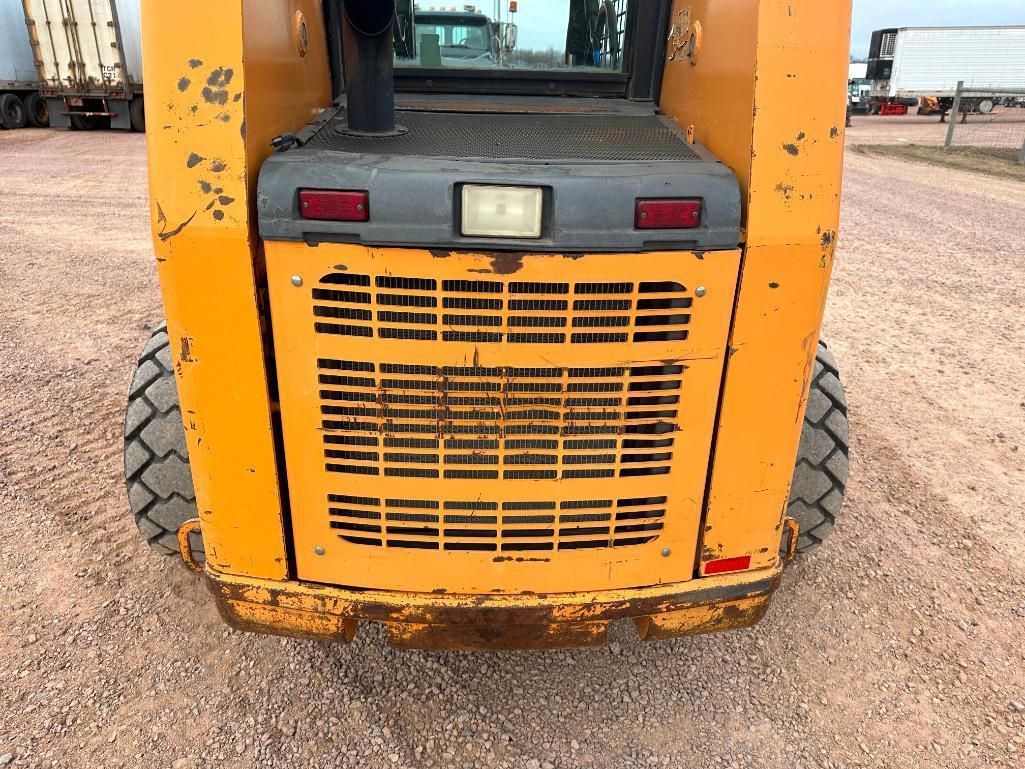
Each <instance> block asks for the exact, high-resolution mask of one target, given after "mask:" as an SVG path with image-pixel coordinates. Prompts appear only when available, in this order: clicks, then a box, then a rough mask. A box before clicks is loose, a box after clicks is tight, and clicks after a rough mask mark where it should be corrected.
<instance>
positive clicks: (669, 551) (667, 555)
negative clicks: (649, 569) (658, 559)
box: [662, 547, 673, 558]
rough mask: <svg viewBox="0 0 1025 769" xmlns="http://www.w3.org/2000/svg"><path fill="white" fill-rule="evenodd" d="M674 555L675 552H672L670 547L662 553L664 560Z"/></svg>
mask: <svg viewBox="0 0 1025 769" xmlns="http://www.w3.org/2000/svg"><path fill="white" fill-rule="evenodd" d="M672 554H673V551H672V550H670V549H669V548H668V547H667V548H666V549H665V550H663V551H662V557H663V558H668V557H669V556H670V555H672Z"/></svg>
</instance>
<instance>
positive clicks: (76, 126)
mask: <svg viewBox="0 0 1025 769" xmlns="http://www.w3.org/2000/svg"><path fill="white" fill-rule="evenodd" d="M68 118H69V119H70V120H71V130H73V131H98V130H99V129H101V128H109V127H110V118H108V117H103V116H102V115H68Z"/></svg>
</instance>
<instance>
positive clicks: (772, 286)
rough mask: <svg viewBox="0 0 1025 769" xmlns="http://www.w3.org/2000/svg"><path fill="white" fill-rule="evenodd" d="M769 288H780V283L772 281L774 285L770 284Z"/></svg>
mask: <svg viewBox="0 0 1025 769" xmlns="http://www.w3.org/2000/svg"><path fill="white" fill-rule="evenodd" d="M769 288H779V283H777V282H776V281H772V283H770V284H769Z"/></svg>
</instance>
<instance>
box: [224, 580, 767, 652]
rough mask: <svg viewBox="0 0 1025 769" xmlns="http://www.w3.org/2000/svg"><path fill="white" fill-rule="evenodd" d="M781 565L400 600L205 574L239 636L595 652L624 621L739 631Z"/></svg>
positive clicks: (678, 631) (645, 627) (665, 632)
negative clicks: (367, 636) (569, 589)
mask: <svg viewBox="0 0 1025 769" xmlns="http://www.w3.org/2000/svg"><path fill="white" fill-rule="evenodd" d="M781 569H782V567H781V565H779V564H777V566H776V567H775V568H772V569H763V570H760V571H757V572H746V573H742V574H725V575H716V576H713V577H706V578H705V579H701V580H691V581H690V582H686V583H681V584H676V585H656V586H651V587H643V588H633V589H624V590H603V591H584V592H579V593H557V594H550V595H538V594H532V593H527V594H523V595H502V594H495V595H460V594H447V593H436V594H424V593H403V592H397V591H383V590H354V589H351V588H343V587H333V586H330V585H316V584H311V583H306V582H297V581H283V582H282V581H270V580H256V579H252V578H247V577H238V576H234V575H229V574H221V573H217V572H216V571H213V570H211V569H209V568H208V569H207V570H206V578H207V585H208V587H209V588H210V591H211V593H212V594H213V596H214V599H215V601H216V603H217V605H218V609H219V610H220V612H221V615H222V616H223V617H224V619H225V621H227V622H228V623H229V624H231V625H233V626H235V627H238V628H240V629H244V630H255V631H258V632H265V633H274V634H278V635H287V636H295V637H299V638H313V639H319V640H326V641H342V640H350V639H351V638H352V635H353V634H354V633H355V631H356V626H357V624H358V622H361V621H370V622H382V623H385V624H386V626H387V627H388V631H389V634H390V636H391V638H392V642H393V643H395V644H396V645H399V646H404V647H414V648H435V649H506V648H509V649H522V648H535V649H536V648H561V647H565V646H581V645H593V644H598V643H602V641H603V638H604V633H605V629H606V625H607V623H608V622H610V621H613V620H617V619H629V618H634V619H635V620H636V621H637V626H638V629H639V630H640V631H641V632H642V635H645V636H646V637H648V638H650V639H654V638H659V637H671V636H674V635H685V634H694V633H697V632H702V633H704V632H714V631H718V630H728V629H731V628H735V627H747V626H749V625H750V624H753V623H754V622H756V621H757V619H759V618H760V617H761V614H763V613H764V609H765V607H767V606H768V601H769V599H770V598H771V596H772V594H773V592H774V591H775V590H776V588H777V587H778V585H779V580H780V577H781V573H782V572H781Z"/></svg>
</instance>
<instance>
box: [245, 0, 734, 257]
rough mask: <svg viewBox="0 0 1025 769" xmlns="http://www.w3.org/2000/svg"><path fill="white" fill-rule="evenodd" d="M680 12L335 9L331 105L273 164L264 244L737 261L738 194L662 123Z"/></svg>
mask: <svg viewBox="0 0 1025 769" xmlns="http://www.w3.org/2000/svg"><path fill="white" fill-rule="evenodd" d="M485 5H488V4H485ZM518 6H519V7H518ZM670 6H671V2H669V0H651V1H650V2H638V1H637V0H555V1H554V2H546V3H543V4H541V3H519V4H518V3H515V2H513V3H508V2H507V1H506V0H503V2H500V3H496V4H495V6H494V8H485V7H479V6H475V5H460V6H458V7H457V6H455V5H452V6H440V7H435V6H426V7H425V6H424V5H423V4H412V3H411V0H400V1H399V2H397V3H392V2H381V3H376V2H375V3H357V2H351V1H350V2H329V3H326V5H325V9H326V22H327V29H328V45H329V53H330V61H331V68H332V78H333V81H334V84H335V92H336V99H335V103H334V104H333V105H332V106H331V107H330V108H329V109H326V110H325V111H324V112H323V113H322V114H321V115H320V116H319V117H318V118H317V119H316V120H314V121H313V122H312V123H311V124H310V125H308V126H307V127H306V128H305V129H304V130H303V131H302V132H301V133H300V134H298V135H297V136H296V137H294V140H293V141H289V142H287V143H284V144H283V145H282V148H283V149H284V151H282V152H279V153H277V154H275V155H274V156H273V157H272V158H270V159H269V160H268V161H267V163H265V164H264V166H263V169H262V171H261V177H260V195H259V211H260V232H261V235H262V237H263V238H265V239H268V240H286V241H305V242H307V243H309V244H311V245H316V244H318V243H321V242H336V243H354V244H362V245H372V246H407V247H419V248H431V249H433V248H438V249H451V250H460V249H462V250H476V251H480V250H488V251H503V250H506V251H529V252H532V253H542V252H557V253H601V252H610V253H615V252H629V253H637V252H643V251H659V250H662V251H664V250H717V249H723V250H724V249H732V248H736V246H737V243H738V241H739V239H740V216H741V204H740V191H739V185H738V183H737V180H736V177H735V176H734V174H733V173H732V171H731V170H730V169H729V168H727V167H726V166H725V165H723V164H722V163H720V162H719V161H718V160H717V159H716V158H715V157H714V156H713V155H712V154H711V153H710V152H709V151H708V150H707V149H705V148H704V147H702V146H701V145H700V144H697V143H696V142H694V141H693V140H692V138H689V137H688V135H687V132H686V131H685V130H684V129H683V128H681V127H680V126H679V125H677V124H676V122H675V121H673V120H672V119H671V118H670V117H667V116H664V115H661V114H660V113H659V108H658V102H659V92H660V88H661V77H662V70H663V61H664V59H665V58H666V55H667V51H666V47H667V43H666V40H667V37H668V31H669V16H670ZM410 190H415V191H416V194H415V195H411V194H410Z"/></svg>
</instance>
